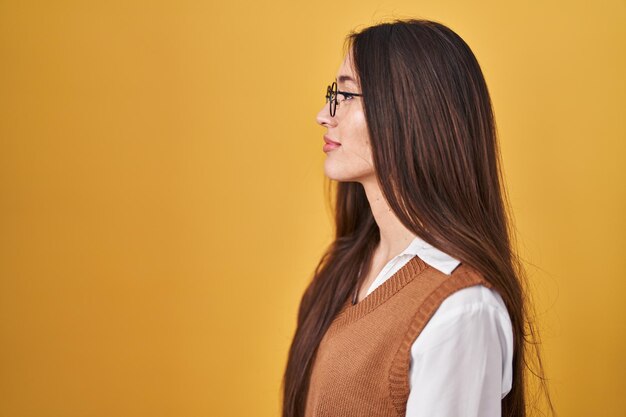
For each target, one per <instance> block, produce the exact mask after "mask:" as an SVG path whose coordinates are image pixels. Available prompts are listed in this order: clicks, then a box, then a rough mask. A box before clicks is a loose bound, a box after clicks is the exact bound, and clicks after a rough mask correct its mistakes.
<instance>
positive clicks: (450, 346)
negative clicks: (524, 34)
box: [282, 19, 553, 417]
mask: <svg viewBox="0 0 626 417" xmlns="http://www.w3.org/2000/svg"><path fill="white" fill-rule="evenodd" d="M345 50H346V51H347V52H346V54H345V59H344V61H343V63H342V65H341V67H340V68H339V71H338V73H337V78H336V82H334V83H333V84H332V85H331V86H329V87H328V88H327V93H326V105H325V106H324V107H323V108H322V110H321V111H320V112H319V114H318V115H317V122H318V123H319V124H320V125H322V126H323V127H325V128H326V134H325V136H324V141H325V142H326V144H325V145H324V148H323V150H324V152H326V154H327V155H326V160H325V165H324V169H325V174H326V176H327V177H328V178H329V179H331V180H334V181H336V183H337V188H336V197H335V205H334V208H335V222H336V225H335V229H336V236H335V240H334V241H333V242H332V244H331V245H330V246H329V248H328V250H327V251H326V253H325V254H324V256H323V257H322V259H321V260H320V262H319V264H318V265H317V268H316V269H315V273H314V277H313V280H312V282H311V283H310V285H309V286H308V288H307V289H306V291H305V293H304V295H303V297H302V300H301V304H300V309H299V313H298V321H297V330H296V333H295V336H294V339H293V342H292V345H291V348H290V352H289V358H288V363H287V367H286V371H285V375H284V380H283V384H284V391H283V414H282V415H283V417H300V416H306V417H313V416H315V417H321V416H328V417H343V416H350V417H356V416H358V417H365V416H372V417H374V416H377V417H379V416H407V417H418V416H420V417H424V416H427V417H444V416H446V417H450V416H455V417H461V416H465V417H470V416H471V417H495V416H501V415H502V416H520V417H521V416H526V415H527V407H526V395H525V393H526V389H525V383H526V378H525V375H526V367H527V365H526V364H527V362H528V361H527V359H528V358H527V357H528V355H526V346H527V344H531V343H532V342H533V340H528V339H527V336H528V335H529V334H532V335H533V336H534V328H533V326H532V323H531V322H529V321H528V315H529V314H528V313H527V309H528V307H529V303H528V302H527V296H528V294H527V293H526V292H525V288H524V286H523V285H522V281H523V276H524V275H523V269H522V267H521V264H520V261H519V260H518V258H517V256H516V255H515V253H514V250H513V244H512V242H511V237H512V236H510V235H511V234H512V233H511V229H510V226H509V220H508V218H507V211H506V207H507V206H506V192H505V190H504V189H503V187H502V177H501V172H500V162H499V154H498V146H497V139H496V127H495V122H494V118H493V113H492V107H491V101H490V97H489V93H488V90H487V86H486V83H485V80H484V77H483V75H482V72H481V69H480V67H479V65H478V62H477V60H476V58H475V56H474V55H473V53H472V51H471V50H470V48H469V47H468V46H467V44H466V43H465V42H464V41H463V40H462V39H461V38H460V37H459V36H458V35H457V34H456V33H455V32H453V31H452V30H451V29H449V28H448V27H446V26H444V25H442V24H440V23H437V22H433V21H428V20H415V19H412V20H395V21H393V22H389V23H382V24H379V25H376V26H372V27H369V28H366V29H364V30H362V31H360V32H352V33H350V34H349V35H348V37H347V38H346V44H345ZM527 330H528V331H529V332H530V333H529V332H528V331H527ZM537 358H539V353H538V351H537ZM539 366H540V367H541V361H540V360H539ZM542 381H543V380H542ZM543 387H544V389H545V383H544V385H543ZM546 393H547V390H546ZM548 400H549V398H548ZM548 403H550V402H549V401H548ZM550 407H552V405H551V404H550ZM552 411H553V410H552Z"/></svg>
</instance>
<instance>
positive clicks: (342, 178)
mask: <svg viewBox="0 0 626 417" xmlns="http://www.w3.org/2000/svg"><path fill="white" fill-rule="evenodd" d="M324 175H326V176H327V177H328V178H329V179H331V180H334V181H339V182H361V179H362V178H363V173H362V172H354V171H349V170H346V169H345V167H341V166H338V164H334V163H332V162H329V161H328V159H327V160H326V162H325V163H324Z"/></svg>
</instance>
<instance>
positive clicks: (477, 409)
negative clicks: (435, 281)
mask: <svg viewBox="0 0 626 417" xmlns="http://www.w3.org/2000/svg"><path fill="white" fill-rule="evenodd" d="M415 255H417V256H419V257H420V259H422V260H423V261H424V262H425V263H427V264H428V265H430V266H432V267H433V268H436V269H438V270H440V271H441V272H443V273H445V274H450V273H451V272H452V270H453V269H454V268H456V266H457V265H459V263H460V262H459V261H458V260H456V259H454V258H452V257H451V256H449V255H447V254H446V253H444V252H442V251H440V250H439V249H437V248H435V247H433V246H432V245H430V244H428V243H426V242H425V241H423V240H422V239H420V238H419V237H416V238H415V239H413V241H412V242H411V243H410V244H409V246H408V247H407V248H406V249H405V250H404V251H403V252H402V253H401V254H399V255H398V256H396V257H394V258H393V259H392V260H390V261H389V262H388V263H387V265H385V267H384V268H383V269H382V270H381V271H380V273H379V274H378V276H377V277H376V279H375V280H374V282H372V285H371V286H370V288H369V289H368V292H367V295H368V294H370V293H371V292H372V291H374V290H375V289H376V288H377V287H378V286H379V285H381V284H382V283H383V282H385V281H386V280H387V279H388V278H389V277H391V276H392V275H393V274H394V273H395V272H396V271H398V270H399V269H400V268H401V267H402V266H404V265H405V264H406V263H407V262H409V261H410V260H411V258H413V256H415ZM367 295H366V296H367ZM512 377H513V328H512V325H511V319H510V317H509V314H508V311H507V309H506V306H505V304H504V301H503V300H502V297H501V296H500V294H498V293H497V292H496V291H495V290H491V289H489V288H487V287H485V286H483V285H474V286H471V287H467V288H463V289H461V290H458V291H456V292H454V293H452V294H451V295H450V296H448V297H447V298H446V299H445V300H444V301H443V302H442V303H441V305H440V306H439V308H438V309H437V310H436V311H435V313H434V315H433V316H432V317H431V319H430V320H429V321H428V323H427V324H426V326H425V327H424V329H423V330H422V332H421V333H420V335H419V336H418V337H417V339H416V340H415V342H414V343H413V345H412V346H411V363H410V368H409V382H410V384H409V385H410V388H411V389H410V392H409V398H408V401H407V406H406V417H423V416H428V417H451V416H455V417H501V408H500V407H501V403H500V401H501V400H502V398H504V396H505V395H506V394H508V392H509V391H510V390H511V384H512ZM413 388H415V389H413Z"/></svg>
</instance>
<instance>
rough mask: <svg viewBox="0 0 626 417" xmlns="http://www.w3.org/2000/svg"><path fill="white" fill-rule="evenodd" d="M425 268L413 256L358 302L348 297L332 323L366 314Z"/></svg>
mask: <svg viewBox="0 0 626 417" xmlns="http://www.w3.org/2000/svg"><path fill="white" fill-rule="evenodd" d="M426 269H428V265H427V264H426V263H425V262H424V261H423V260H422V259H420V257H419V256H417V255H415V256H413V257H412V258H411V259H410V260H409V261H408V262H407V263H406V264H404V265H403V266H402V267H401V268H400V269H398V270H397V271H396V272H394V273H393V275H391V276H390V277H389V278H387V280H385V282H383V283H382V284H380V285H379V286H378V287H376V288H375V289H374V291H372V292H371V293H369V294H368V295H367V296H366V297H365V298H363V299H362V300H361V301H359V302H358V303H356V304H352V297H348V300H347V301H346V302H345V303H344V305H343V307H342V308H341V310H339V313H337V316H336V317H335V320H334V323H333V325H334V326H338V325H341V324H344V323H349V322H352V321H353V320H356V319H358V318H360V317H362V316H364V315H366V314H367V313H369V312H370V311H372V310H373V309H375V308H376V307H377V306H379V305H380V304H382V303H383V302H385V301H386V300H387V299H388V298H389V297H391V296H392V295H394V294H395V293H397V292H398V291H400V290H401V289H402V288H403V287H404V286H405V285H406V284H408V283H409V282H411V281H412V280H413V279H415V278H416V277H417V276H418V275H420V274H421V273H422V272H424V271H425V270H426Z"/></svg>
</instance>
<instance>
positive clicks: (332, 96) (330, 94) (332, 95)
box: [326, 81, 363, 117]
mask: <svg viewBox="0 0 626 417" xmlns="http://www.w3.org/2000/svg"><path fill="white" fill-rule="evenodd" d="M338 94H341V95H342V96H343V100H341V101H342V102H343V101H345V100H347V99H348V98H349V97H354V96H358V97H362V96H363V94H357V93H349V92H347V91H338V90H337V81H333V83H332V84H331V85H329V86H328V87H327V88H326V103H328V102H329V101H330V107H329V110H330V117H335V111H336V110H337V106H338V105H339V102H338V101H337V95H338Z"/></svg>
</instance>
